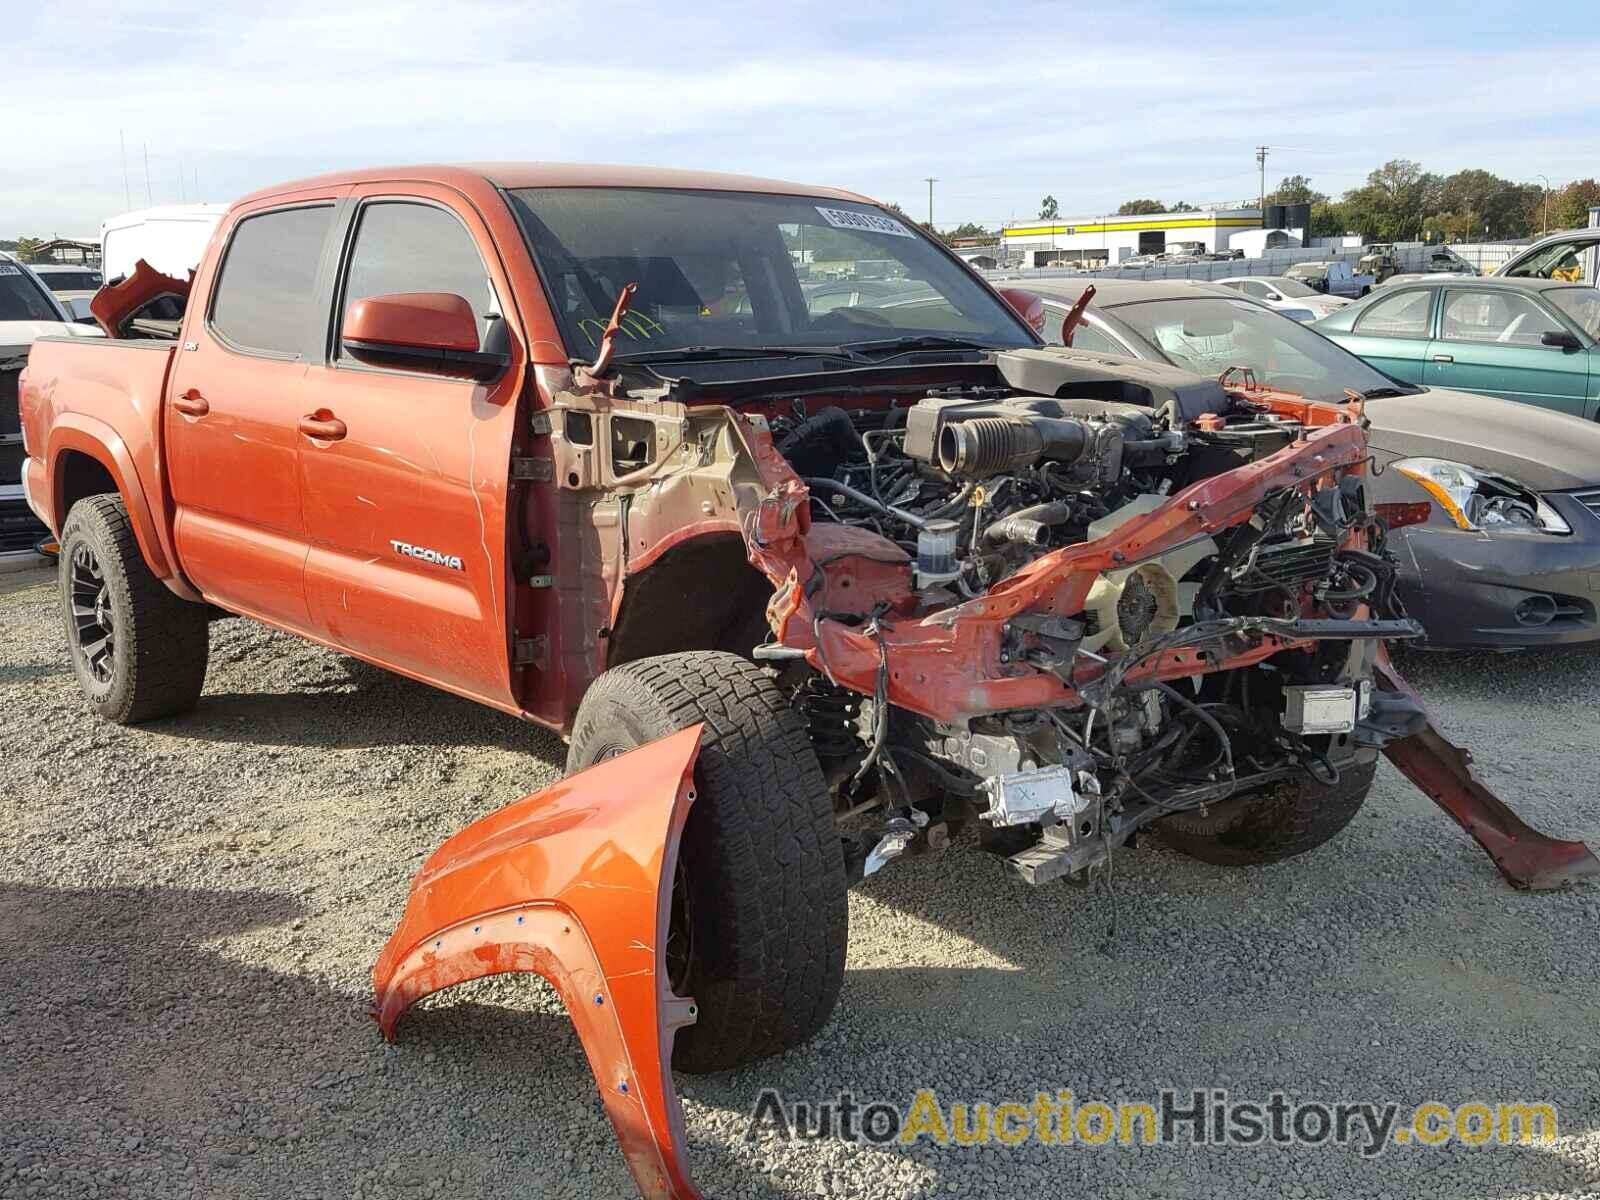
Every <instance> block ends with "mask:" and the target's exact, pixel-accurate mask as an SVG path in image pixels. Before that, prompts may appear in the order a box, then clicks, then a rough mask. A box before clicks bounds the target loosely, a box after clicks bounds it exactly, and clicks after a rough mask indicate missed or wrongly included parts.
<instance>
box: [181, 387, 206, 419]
mask: <svg viewBox="0 0 1600 1200" xmlns="http://www.w3.org/2000/svg"><path fill="white" fill-rule="evenodd" d="M172 407H173V408H175V409H177V410H178V411H179V412H181V413H182V414H183V415H184V416H186V417H203V416H205V415H206V414H207V413H208V412H210V411H211V402H210V401H209V400H207V399H206V398H205V397H204V396H202V395H201V394H200V393H199V392H197V391H195V390H194V389H193V388H190V389H189V390H188V391H187V392H184V393H183V395H181V396H174V397H173V398H172Z"/></svg>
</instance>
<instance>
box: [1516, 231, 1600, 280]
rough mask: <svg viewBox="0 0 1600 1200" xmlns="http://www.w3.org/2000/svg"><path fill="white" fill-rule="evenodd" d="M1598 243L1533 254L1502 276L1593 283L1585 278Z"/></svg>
mask: <svg viewBox="0 0 1600 1200" xmlns="http://www.w3.org/2000/svg"><path fill="white" fill-rule="evenodd" d="M1596 244H1597V243H1596V240H1595V239H1589V240H1587V241H1570V242H1557V243H1555V244H1554V245H1553V246H1546V247H1545V248H1544V249H1543V250H1539V251H1536V252H1535V253H1533V254H1531V255H1530V256H1529V257H1528V258H1527V259H1526V260H1525V261H1523V262H1521V263H1519V264H1518V265H1517V266H1514V267H1509V268H1507V269H1506V270H1505V271H1503V272H1501V274H1503V275H1505V276H1507V277H1508V278H1511V279H1564V280H1566V281H1567V282H1568V283H1593V282H1594V280H1593V279H1592V278H1585V275H1586V268H1588V267H1589V266H1590V264H1591V263H1592V262H1593V260H1594V248H1595V246H1596Z"/></svg>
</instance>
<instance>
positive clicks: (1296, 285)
mask: <svg viewBox="0 0 1600 1200" xmlns="http://www.w3.org/2000/svg"><path fill="white" fill-rule="evenodd" d="M1267 282H1268V283H1269V284H1271V285H1272V287H1273V288H1274V289H1275V290H1276V291H1278V292H1280V293H1282V294H1283V295H1285V296H1294V297H1297V298H1298V297H1300V296H1320V295H1321V294H1322V293H1321V292H1319V291H1317V289H1316V288H1308V287H1307V286H1306V285H1305V284H1303V283H1301V282H1300V281H1299V280H1298V279H1290V278H1289V277H1288V276H1287V275H1285V276H1283V278H1281V279H1269V280H1267Z"/></svg>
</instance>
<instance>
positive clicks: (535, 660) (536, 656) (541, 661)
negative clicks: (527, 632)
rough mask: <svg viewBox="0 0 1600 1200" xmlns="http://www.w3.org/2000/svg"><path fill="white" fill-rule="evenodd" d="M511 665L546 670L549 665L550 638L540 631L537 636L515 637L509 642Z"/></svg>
mask: <svg viewBox="0 0 1600 1200" xmlns="http://www.w3.org/2000/svg"><path fill="white" fill-rule="evenodd" d="M511 665H512V666H513V667H533V668H534V669H535V670H538V671H543V670H547V669H548V667H549V665H550V639H549V638H548V637H547V636H545V635H544V634H542V633H541V634H540V635H539V636H538V637H531V638H517V639H516V640H515V641H513V642H512V643H511Z"/></svg>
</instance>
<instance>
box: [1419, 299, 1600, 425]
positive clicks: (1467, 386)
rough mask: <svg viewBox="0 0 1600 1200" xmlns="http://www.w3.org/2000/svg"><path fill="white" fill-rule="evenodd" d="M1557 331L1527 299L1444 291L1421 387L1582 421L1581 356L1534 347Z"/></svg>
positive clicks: (1561, 329)
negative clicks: (1492, 399) (1491, 398)
mask: <svg viewBox="0 0 1600 1200" xmlns="http://www.w3.org/2000/svg"><path fill="white" fill-rule="evenodd" d="M1565 332H1567V329H1566V327H1565V326H1564V325H1562V324H1561V323H1560V322H1559V321H1558V320H1557V319H1556V318H1555V317H1554V316H1553V315H1552V314H1550V313H1548V312H1546V311H1545V309H1544V306H1543V305H1542V304H1541V303H1539V301H1538V299H1537V298H1536V297H1534V296H1533V295H1531V294H1527V293H1523V292H1515V291H1510V290H1507V289H1501V288H1494V289H1490V288H1473V287H1451V288H1446V289H1444V302H1443V306H1442V308H1441V310H1440V314H1439V325H1438V338H1437V340H1435V341H1434V342H1433V343H1432V344H1431V345H1430V346H1429V347H1428V362H1427V371H1426V379H1425V380H1424V382H1425V383H1427V384H1428V386H1429V387H1441V388H1455V389H1457V390H1459V391H1463V392H1479V393H1481V394H1483V395H1485V396H1500V397H1502V398H1504V399H1506V400H1519V401H1522V402H1523V403H1526V404H1537V405H1539V406H1540V407H1542V408H1550V409H1555V410H1556V411H1557V412H1566V413H1572V414H1573V415H1575V416H1583V415H1584V412H1585V409H1586V408H1587V393H1588V386H1589V373H1588V364H1587V361H1586V359H1587V356H1586V355H1583V354H1579V353H1571V352H1569V351H1566V350H1563V349H1562V348H1561V347H1559V346H1546V345H1544V344H1543V343H1542V341H1541V339H1542V337H1543V336H1544V335H1545V334H1546V333H1565Z"/></svg>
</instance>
